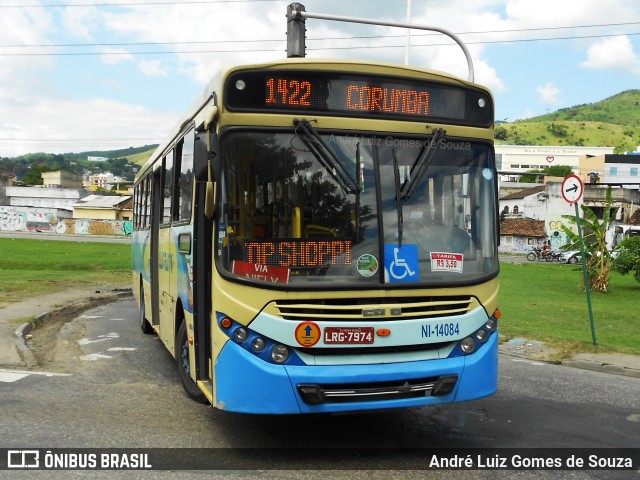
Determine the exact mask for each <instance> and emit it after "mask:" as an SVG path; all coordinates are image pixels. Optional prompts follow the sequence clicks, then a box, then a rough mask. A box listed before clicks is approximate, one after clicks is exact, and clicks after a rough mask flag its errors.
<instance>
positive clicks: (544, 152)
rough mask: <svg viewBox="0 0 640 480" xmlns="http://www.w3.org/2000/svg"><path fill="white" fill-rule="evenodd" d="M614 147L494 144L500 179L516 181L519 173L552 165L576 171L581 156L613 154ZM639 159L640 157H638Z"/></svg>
mask: <svg viewBox="0 0 640 480" xmlns="http://www.w3.org/2000/svg"><path fill="white" fill-rule="evenodd" d="M613 149H614V147H576V146H550V147H542V146H536V145H496V146H495V150H496V164H497V168H498V171H499V172H501V173H502V175H501V180H502V181H508V182H517V181H518V179H519V176H520V175H519V174H523V173H527V172H528V171H529V170H542V169H544V168H545V167H550V166H553V165H557V166H569V167H571V169H572V170H573V171H574V172H577V171H578V169H579V165H580V158H581V157H595V156H601V155H610V154H613ZM639 160H640V158H639Z"/></svg>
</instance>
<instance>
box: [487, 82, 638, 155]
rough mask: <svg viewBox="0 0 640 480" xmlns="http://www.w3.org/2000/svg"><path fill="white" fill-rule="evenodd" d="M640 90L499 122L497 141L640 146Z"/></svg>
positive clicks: (632, 148)
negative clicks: (534, 115) (513, 120)
mask: <svg viewBox="0 0 640 480" xmlns="http://www.w3.org/2000/svg"><path fill="white" fill-rule="evenodd" d="M638 106H640V90H627V91H624V92H622V93H619V94H617V95H614V96H612V97H609V98H607V99H605V100H602V101H600V102H596V103H591V104H585V105H577V106H575V107H569V108H563V109H560V110H558V111H556V112H552V113H548V114H546V115H540V116H538V117H533V118H529V119H526V120H519V121H517V122H513V123H498V124H496V132H495V137H496V143H499V144H507V145H576V146H591V147H605V146H608V147H614V149H615V153H623V152H625V151H635V150H636V148H637V147H638V145H640V108H638Z"/></svg>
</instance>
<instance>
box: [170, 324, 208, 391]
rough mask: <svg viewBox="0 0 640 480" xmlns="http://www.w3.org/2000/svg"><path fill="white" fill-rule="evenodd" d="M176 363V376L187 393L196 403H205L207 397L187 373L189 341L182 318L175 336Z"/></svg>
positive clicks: (189, 368)
mask: <svg viewBox="0 0 640 480" xmlns="http://www.w3.org/2000/svg"><path fill="white" fill-rule="evenodd" d="M176 365H177V367H178V376H179V377H180V381H181V382H182V386H183V387H184V390H185V392H187V395H189V396H190V397H191V398H192V399H193V400H195V401H196V402H198V403H207V402H208V400H207V397H206V396H205V395H204V393H202V392H201V391H200V389H199V388H198V386H197V385H196V383H195V382H194V381H193V380H192V378H191V376H190V375H189V373H190V372H191V367H190V365H189V342H188V339H187V322H185V321H184V320H182V322H181V323H180V328H179V329H178V335H177V336H176Z"/></svg>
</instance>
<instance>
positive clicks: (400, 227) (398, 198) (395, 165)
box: [391, 148, 404, 245]
mask: <svg viewBox="0 0 640 480" xmlns="http://www.w3.org/2000/svg"><path fill="white" fill-rule="evenodd" d="M391 154H392V155H393V176H394V177H395V182H396V213H397V215H398V245H402V231H403V229H404V217H403V215H402V198H401V193H400V170H399V169H398V157H397V156H396V149H395V148H392V149H391Z"/></svg>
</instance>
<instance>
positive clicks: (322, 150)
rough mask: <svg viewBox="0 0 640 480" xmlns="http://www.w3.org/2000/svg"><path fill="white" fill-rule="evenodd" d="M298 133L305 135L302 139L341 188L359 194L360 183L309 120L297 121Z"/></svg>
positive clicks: (294, 122)
mask: <svg viewBox="0 0 640 480" xmlns="http://www.w3.org/2000/svg"><path fill="white" fill-rule="evenodd" d="M293 124H294V125H295V126H296V133H297V132H298V130H300V131H301V132H302V133H303V134H304V135H301V136H300V138H301V139H302V141H303V142H304V143H305V145H306V146H307V148H308V149H309V151H311V153H312V154H313V155H314V156H315V157H316V158H317V159H318V161H319V162H320V163H321V164H322V166H323V167H324V168H325V169H326V170H327V171H328V172H329V174H330V175H331V176H332V177H333V178H334V180H335V181H336V182H338V184H339V185H340V187H341V188H342V189H343V190H344V191H345V192H347V193H358V192H359V191H360V189H359V188H358V183H357V182H356V180H355V179H354V178H353V177H352V176H351V175H350V174H349V172H347V170H346V169H345V168H344V167H343V166H342V164H341V163H340V161H339V160H338V157H337V156H336V154H335V153H334V151H333V150H332V149H331V147H329V145H327V143H326V142H325V141H324V140H323V139H322V137H320V135H319V134H318V132H317V130H316V129H315V128H313V126H312V125H311V123H310V122H309V120H305V119H304V118H303V119H302V120H299V119H297V118H296V119H295V120H294V121H293Z"/></svg>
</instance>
